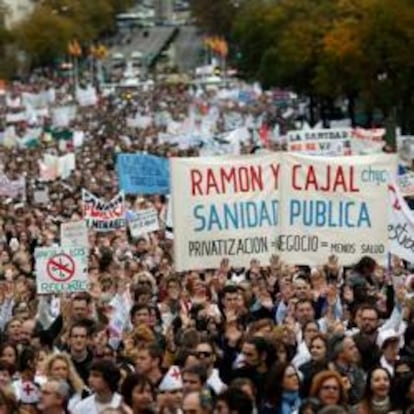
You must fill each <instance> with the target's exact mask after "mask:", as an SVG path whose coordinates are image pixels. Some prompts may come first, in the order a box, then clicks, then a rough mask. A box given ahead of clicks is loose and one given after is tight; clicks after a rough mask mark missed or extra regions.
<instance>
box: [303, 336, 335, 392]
mask: <svg viewBox="0 0 414 414" xmlns="http://www.w3.org/2000/svg"><path fill="white" fill-rule="evenodd" d="M327 349H328V344H327V341H326V337H325V335H323V334H317V335H316V336H314V337H313V338H312V339H311V340H310V345H309V351H310V354H311V359H310V361H308V362H305V363H304V364H302V365H301V366H300V367H299V371H300V372H301V373H302V376H303V378H302V384H301V395H302V396H307V395H308V394H309V390H310V387H311V383H312V379H313V377H314V376H315V375H316V374H317V373H318V372H321V371H323V370H326V369H328V361H327Z"/></svg>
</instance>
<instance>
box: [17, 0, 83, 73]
mask: <svg viewBox="0 0 414 414" xmlns="http://www.w3.org/2000/svg"><path fill="white" fill-rule="evenodd" d="M75 32H76V29H75V26H74V24H73V22H72V21H71V20H69V19H67V18H65V17H62V16H59V15H58V14H56V13H53V11H52V10H51V9H49V8H48V7H46V6H42V7H36V8H35V10H34V12H33V14H32V15H31V16H30V17H29V18H27V19H26V20H25V21H23V22H22V23H21V24H20V25H19V26H18V27H16V29H15V35H16V40H17V44H18V46H19V47H20V48H21V49H22V50H24V51H25V52H27V54H28V55H29V56H30V57H31V58H32V59H33V63H34V64H39V65H42V64H47V63H50V62H51V61H53V59H55V58H56V57H58V56H61V55H62V54H63V53H64V51H65V50H66V48H67V45H68V43H69V41H70V40H71V39H72V38H73V35H74V33H75Z"/></svg>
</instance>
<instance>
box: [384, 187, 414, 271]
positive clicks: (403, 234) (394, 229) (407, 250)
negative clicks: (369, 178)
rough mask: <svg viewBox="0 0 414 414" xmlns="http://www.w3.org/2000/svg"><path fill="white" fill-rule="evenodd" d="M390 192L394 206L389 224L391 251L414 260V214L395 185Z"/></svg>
mask: <svg viewBox="0 0 414 414" xmlns="http://www.w3.org/2000/svg"><path fill="white" fill-rule="evenodd" d="M388 191H389V192H388V194H389V197H390V204H391V206H392V212H391V219H390V223H389V225H388V236H389V239H390V241H391V253H393V254H395V255H397V256H399V257H400V258H401V259H404V260H407V261H408V262H411V263H413V262H414V214H413V212H412V211H411V210H410V208H409V207H408V205H407V203H406V202H405V200H404V198H403V197H402V195H401V193H400V192H399V191H398V188H397V187H396V186H395V185H390V186H389V190H388Z"/></svg>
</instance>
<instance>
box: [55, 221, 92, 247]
mask: <svg viewBox="0 0 414 414" xmlns="http://www.w3.org/2000/svg"><path fill="white" fill-rule="evenodd" d="M60 243H61V244H62V246H70V247H77V246H83V247H86V246H88V227H87V226H86V222H85V221H84V220H79V221H70V222H68V223H62V224H61V226H60Z"/></svg>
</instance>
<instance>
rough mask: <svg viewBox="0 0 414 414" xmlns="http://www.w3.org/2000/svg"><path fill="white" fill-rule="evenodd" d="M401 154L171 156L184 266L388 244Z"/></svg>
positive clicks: (300, 258) (314, 260)
mask: <svg viewBox="0 0 414 414" xmlns="http://www.w3.org/2000/svg"><path fill="white" fill-rule="evenodd" d="M396 161H397V160H396V157H395V156H393V155H387V154H379V155H372V156H361V157H352V158H350V157H332V158H326V157H315V156H305V155H299V154H288V153H267V154H258V155H250V156H239V157H215V158H213V157H212V158H187V159H186V158H174V159H172V161H171V176H172V201H173V220H174V236H175V242H176V245H175V260H176V268H177V270H178V271H184V270H190V269H199V268H217V267H218V266H219V263H220V260H221V259H222V258H223V257H227V258H229V259H230V262H231V263H232V264H233V265H234V266H237V267H238V266H248V264H249V262H250V260H251V259H252V258H255V259H258V260H260V261H261V262H262V263H267V262H268V260H269V258H270V257H271V255H272V254H278V255H280V256H281V258H282V260H284V261H286V262H288V263H292V264H307V265H319V264H322V263H324V262H325V260H326V258H327V257H328V256H329V255H331V254H335V255H337V256H338V257H339V259H340V261H341V263H342V264H344V265H352V264H353V263H355V262H356V261H357V260H359V258H360V257H361V256H362V255H369V256H371V257H373V258H375V259H378V260H380V261H382V262H384V260H385V258H386V255H387V254H388V251H389V242H388V235H387V220H384V206H387V205H388V182H389V180H390V179H394V178H395V173H396V170H397V162H396Z"/></svg>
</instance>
